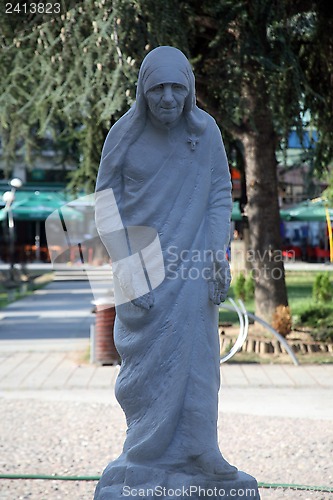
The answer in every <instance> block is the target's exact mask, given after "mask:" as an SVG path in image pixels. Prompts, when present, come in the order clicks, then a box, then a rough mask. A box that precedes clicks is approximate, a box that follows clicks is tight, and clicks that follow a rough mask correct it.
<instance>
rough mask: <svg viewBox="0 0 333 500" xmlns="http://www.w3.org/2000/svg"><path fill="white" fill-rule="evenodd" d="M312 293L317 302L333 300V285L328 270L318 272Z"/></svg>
mask: <svg viewBox="0 0 333 500" xmlns="http://www.w3.org/2000/svg"><path fill="white" fill-rule="evenodd" d="M312 295H313V298H314V300H315V301H316V302H330V301H331V300H332V296H333V286H332V283H331V281H330V276H329V273H328V272H326V273H319V274H317V276H316V278H315V281H314V284H313V289H312Z"/></svg>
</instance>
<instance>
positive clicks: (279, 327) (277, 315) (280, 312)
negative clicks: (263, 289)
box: [272, 305, 292, 337]
mask: <svg viewBox="0 0 333 500" xmlns="http://www.w3.org/2000/svg"><path fill="white" fill-rule="evenodd" d="M272 327H273V328H274V330H276V331H277V332H278V333H279V334H280V335H282V336H283V337H285V336H286V335H288V333H290V332H291V328H292V321H291V314H290V309H289V306H283V305H281V306H278V307H277V308H276V309H275V312H274V314H273V318H272Z"/></svg>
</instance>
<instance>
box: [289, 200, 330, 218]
mask: <svg viewBox="0 0 333 500" xmlns="http://www.w3.org/2000/svg"><path fill="white" fill-rule="evenodd" d="M328 211H329V214H330V219H331V220H333V208H329V209H328ZM280 215H281V219H283V220H285V221H309V222H311V221H313V222H315V221H317V222H326V209H325V202H324V200H322V199H321V198H315V199H314V200H307V201H303V202H302V203H299V204H298V205H294V206H293V207H291V208H286V209H283V210H280Z"/></svg>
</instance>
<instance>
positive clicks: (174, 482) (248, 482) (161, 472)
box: [94, 462, 260, 500]
mask: <svg viewBox="0 0 333 500" xmlns="http://www.w3.org/2000/svg"><path fill="white" fill-rule="evenodd" d="M124 498H129V499H131V498H145V499H147V500H148V499H149V500H157V499H162V500H178V499H179V500H186V499H191V500H202V499H208V498H209V499H211V500H225V499H226V498H233V499H234V500H243V499H244V498H249V499H251V500H260V495H259V491H258V484H257V481H256V480H255V478H254V477H252V476H250V475H249V474H246V473H245V472H241V471H238V473H237V476H236V477H235V478H234V479H230V480H223V479H218V478H217V477H216V476H213V475H211V476H209V475H203V474H202V475H199V474H195V475H194V474H193V475H192V474H187V473H184V472H177V470H170V469H169V470H165V469H162V468H157V467H155V468H151V467H145V466H142V465H134V464H133V465H128V466H121V465H115V463H114V462H113V463H111V464H109V466H108V467H107V468H106V469H105V471H104V473H103V475H102V477H101V479H100V481H99V483H98V485H97V488H96V492H95V497H94V500H123V499H124Z"/></svg>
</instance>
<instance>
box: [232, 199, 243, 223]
mask: <svg viewBox="0 0 333 500" xmlns="http://www.w3.org/2000/svg"><path fill="white" fill-rule="evenodd" d="M231 220H234V221H240V220H243V216H242V213H241V211H240V208H239V201H234V202H233V205H232V213H231Z"/></svg>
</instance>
